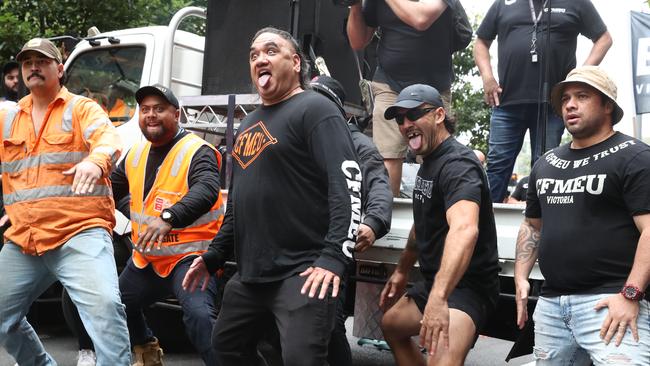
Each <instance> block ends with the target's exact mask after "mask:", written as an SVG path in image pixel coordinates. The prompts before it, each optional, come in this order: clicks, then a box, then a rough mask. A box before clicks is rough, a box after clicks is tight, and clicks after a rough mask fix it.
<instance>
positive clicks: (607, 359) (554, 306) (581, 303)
mask: <svg viewBox="0 0 650 366" xmlns="http://www.w3.org/2000/svg"><path fill="white" fill-rule="evenodd" d="M612 295H613V294H599V295H565V296H557V297H542V296H540V297H539V299H538V300H537V307H536V308H535V313H534V314H533V319H534V320H535V349H534V357H535V359H536V360H537V366H544V365H553V366H563V365H585V366H586V365H589V364H590V362H592V361H593V363H594V365H596V366H598V365H639V366H641V365H644V366H647V365H648V364H649V363H650V303H649V302H648V301H647V300H642V301H640V303H639V305H640V309H639V317H638V319H637V327H638V331H639V342H638V343H637V342H636V341H635V340H634V338H633V337H632V331H631V330H630V329H629V328H628V329H627V333H626V334H625V336H624V337H623V342H622V343H621V344H620V346H618V347H616V342H615V340H614V339H612V341H610V343H609V344H608V345H606V344H605V342H604V341H603V340H602V339H600V335H599V333H600V327H601V325H602V324H603V321H604V320H605V317H606V316H607V314H608V309H607V308H604V309H601V310H599V311H596V310H594V306H595V305H596V303H597V302H598V301H600V300H601V299H603V298H606V297H609V296H612Z"/></svg>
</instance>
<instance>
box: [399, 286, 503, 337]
mask: <svg viewBox="0 0 650 366" xmlns="http://www.w3.org/2000/svg"><path fill="white" fill-rule="evenodd" d="M429 292H431V285H428V284H426V283H425V281H418V282H416V283H415V284H414V285H413V286H412V287H410V288H409V289H407V290H406V296H408V297H410V298H411V299H413V301H415V304H416V305H417V306H418V309H420V312H421V313H424V308H425V307H426V305H427V300H428V299H429ZM447 304H448V306H449V308H450V309H456V310H460V311H462V312H463V313H465V314H467V315H469V317H470V318H472V321H473V322H474V326H476V331H477V332H476V334H477V335H478V333H479V332H480V331H481V329H483V327H484V326H485V324H486V323H487V320H488V316H489V315H490V313H491V312H492V310H493V309H494V304H493V302H491V301H489V300H487V299H486V298H485V297H484V296H482V295H481V294H479V293H478V292H476V291H474V290H472V289H470V288H468V287H462V288H458V287H457V288H455V289H454V290H453V291H452V292H451V295H449V299H447Z"/></svg>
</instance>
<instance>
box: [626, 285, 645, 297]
mask: <svg viewBox="0 0 650 366" xmlns="http://www.w3.org/2000/svg"><path fill="white" fill-rule="evenodd" d="M621 295H623V297H624V298H626V299H628V300H632V301H639V300H642V299H643V297H644V296H645V293H644V292H643V291H641V289H640V288H638V287H636V286H634V285H630V284H626V285H625V286H623V289H621Z"/></svg>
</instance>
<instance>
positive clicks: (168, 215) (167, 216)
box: [161, 211, 172, 220]
mask: <svg viewBox="0 0 650 366" xmlns="http://www.w3.org/2000/svg"><path fill="white" fill-rule="evenodd" d="M161 217H162V219H163V220H169V219H171V218H172V214H171V212H169V211H163V213H162V216H161Z"/></svg>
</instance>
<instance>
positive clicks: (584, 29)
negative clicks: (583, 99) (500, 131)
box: [476, 0, 607, 106]
mask: <svg viewBox="0 0 650 366" xmlns="http://www.w3.org/2000/svg"><path fill="white" fill-rule="evenodd" d="M543 2H544V1H543V0H533V4H534V5H535V15H536V16H537V15H538V14H539V13H540V9H541V8H542V3H543ZM551 6H552V7H553V9H552V11H551V42H552V43H551V51H552V57H553V58H552V60H551V63H550V75H549V78H548V82H549V85H550V86H551V87H552V86H553V85H555V84H557V83H558V82H560V81H562V80H564V78H566V75H567V74H568V73H569V71H571V70H572V69H573V68H575V67H576V56H575V54H576V44H577V38H578V34H583V35H584V36H585V37H587V38H589V39H591V40H592V41H596V40H597V39H598V38H600V36H601V35H602V34H603V33H605V31H606V30H607V27H606V26H605V23H603V20H602V19H601V17H600V15H599V14H598V12H597V11H596V8H594V5H593V4H592V3H591V1H589V0H553V2H552V3H551ZM547 15H548V12H544V13H543V14H542V18H541V20H540V21H539V23H538V27H537V29H538V33H537V54H538V62H536V63H533V62H532V60H531V54H530V50H531V40H532V32H533V19H532V15H531V12H530V4H529V2H528V0H515V1H512V0H496V1H495V2H494V4H492V7H490V9H489V10H488V12H487V14H486V15H485V18H483V21H482V22H481V25H480V26H479V28H478V30H477V31H476V35H477V36H478V38H481V39H484V40H490V41H491V40H494V39H495V38H497V40H498V42H499V43H498V56H499V61H498V71H499V84H500V85H501V87H502V88H503V93H502V94H501V98H500V100H501V105H502V106H506V105H512V104H523V103H537V101H538V99H539V94H540V90H541V88H540V86H541V83H540V79H541V73H540V72H541V70H542V69H543V67H544V56H545V52H544V50H545V48H546V29H547V24H548V23H547V22H548V21H547V18H546V16H547Z"/></svg>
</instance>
